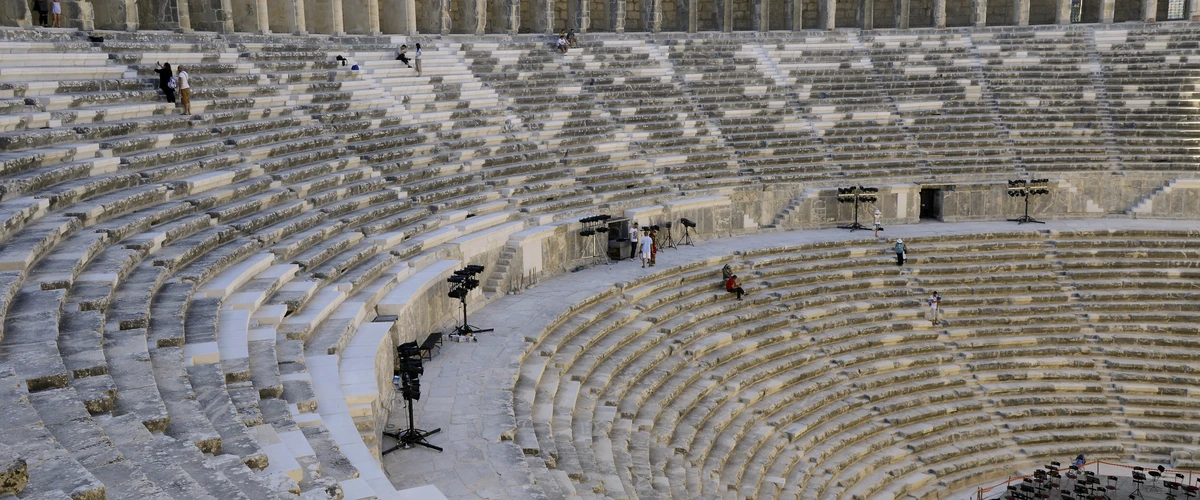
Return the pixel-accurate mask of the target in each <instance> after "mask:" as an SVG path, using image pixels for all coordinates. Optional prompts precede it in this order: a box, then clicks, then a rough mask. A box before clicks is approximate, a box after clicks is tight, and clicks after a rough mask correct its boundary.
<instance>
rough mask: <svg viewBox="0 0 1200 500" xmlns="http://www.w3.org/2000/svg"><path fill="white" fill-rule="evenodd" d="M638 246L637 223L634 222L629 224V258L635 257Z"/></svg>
mask: <svg viewBox="0 0 1200 500" xmlns="http://www.w3.org/2000/svg"><path fill="white" fill-rule="evenodd" d="M637 248H638V223H636V222H634V223H632V224H630V225H629V260H635V259H637V254H638V251H637Z"/></svg>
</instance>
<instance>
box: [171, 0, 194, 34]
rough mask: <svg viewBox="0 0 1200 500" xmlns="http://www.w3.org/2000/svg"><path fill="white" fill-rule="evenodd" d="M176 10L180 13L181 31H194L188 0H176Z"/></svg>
mask: <svg viewBox="0 0 1200 500" xmlns="http://www.w3.org/2000/svg"><path fill="white" fill-rule="evenodd" d="M175 6H176V8H175V11H176V12H177V13H178V15H179V31H180V32H183V33H191V32H192V11H191V10H190V9H191V7H190V6H189V5H188V0H175Z"/></svg>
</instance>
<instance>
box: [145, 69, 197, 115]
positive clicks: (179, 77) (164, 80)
mask: <svg viewBox="0 0 1200 500" xmlns="http://www.w3.org/2000/svg"><path fill="white" fill-rule="evenodd" d="M154 72H155V73H158V88H159V89H160V90H162V91H163V94H166V96H167V102H169V103H171V104H174V103H175V91H176V90H178V91H179V103H180V104H181V105H182V106H183V114H184V115H190V114H192V82H191V76H190V75H188V72H187V70H185V69H183V66H180V67H179V69H178V72H176V71H175V70H173V69H171V63H169V62H168V63H160V62H155V63H154Z"/></svg>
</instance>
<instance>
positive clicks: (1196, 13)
mask: <svg viewBox="0 0 1200 500" xmlns="http://www.w3.org/2000/svg"><path fill="white" fill-rule="evenodd" d="M1186 15H1187V18H1188V19H1190V20H1192V21H1200V0H1187V14H1186Z"/></svg>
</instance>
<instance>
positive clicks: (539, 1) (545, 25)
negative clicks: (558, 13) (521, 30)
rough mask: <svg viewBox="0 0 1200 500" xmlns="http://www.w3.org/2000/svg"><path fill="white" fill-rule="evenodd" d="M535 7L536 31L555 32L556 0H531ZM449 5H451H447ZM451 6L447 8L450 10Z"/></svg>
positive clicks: (531, 17) (531, 4)
mask: <svg viewBox="0 0 1200 500" xmlns="http://www.w3.org/2000/svg"><path fill="white" fill-rule="evenodd" d="M529 5H530V6H531V7H532V8H533V12H530V14H531V15H530V16H529V18H530V19H532V20H533V26H531V27H532V28H533V31H534V33H545V34H550V33H553V32H554V0H530V2H529ZM447 7H449V6H448V5H447ZM449 10H450V9H449V8H447V9H446V11H447V12H449Z"/></svg>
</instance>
